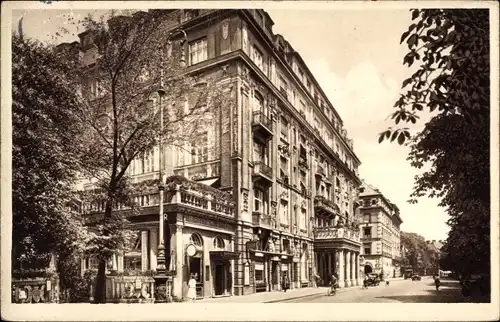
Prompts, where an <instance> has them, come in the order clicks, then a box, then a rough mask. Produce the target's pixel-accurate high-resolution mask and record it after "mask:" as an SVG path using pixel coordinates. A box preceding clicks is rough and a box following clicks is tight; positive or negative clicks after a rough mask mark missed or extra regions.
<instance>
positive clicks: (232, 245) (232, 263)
mask: <svg viewBox="0 0 500 322" xmlns="http://www.w3.org/2000/svg"><path fill="white" fill-rule="evenodd" d="M229 243H230V244H231V251H232V252H234V237H233V236H229ZM234 262H235V261H234V259H231V261H230V263H231V296H234Z"/></svg>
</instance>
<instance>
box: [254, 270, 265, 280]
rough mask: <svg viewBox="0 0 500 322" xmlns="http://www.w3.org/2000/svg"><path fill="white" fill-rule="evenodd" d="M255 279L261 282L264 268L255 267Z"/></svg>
mask: <svg viewBox="0 0 500 322" xmlns="http://www.w3.org/2000/svg"><path fill="white" fill-rule="evenodd" d="M255 281H257V282H263V281H264V270H263V269H261V268H257V267H256V268H255Z"/></svg>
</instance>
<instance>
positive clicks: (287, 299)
mask: <svg viewBox="0 0 500 322" xmlns="http://www.w3.org/2000/svg"><path fill="white" fill-rule="evenodd" d="M356 287H357V286H354V287H349V288H341V289H339V290H337V294H338V293H344V292H348V291H349V290H354V289H356ZM315 296H317V297H320V296H326V292H325V291H323V292H321V293H314V294H308V295H300V296H294V297H289V298H286V299H279V300H271V301H265V302H262V303H279V302H286V301H290V300H297V299H303V298H307V297H315Z"/></svg>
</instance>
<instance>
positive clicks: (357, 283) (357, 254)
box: [354, 253, 361, 286]
mask: <svg viewBox="0 0 500 322" xmlns="http://www.w3.org/2000/svg"><path fill="white" fill-rule="evenodd" d="M354 263H355V264H356V285H357V286H360V285H361V283H360V282H361V281H360V280H359V253H355V254H354Z"/></svg>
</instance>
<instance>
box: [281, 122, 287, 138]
mask: <svg viewBox="0 0 500 322" xmlns="http://www.w3.org/2000/svg"><path fill="white" fill-rule="evenodd" d="M281 135H282V136H283V137H284V138H285V139H288V121H287V120H286V119H285V118H284V117H283V116H282V117H281Z"/></svg>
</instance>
